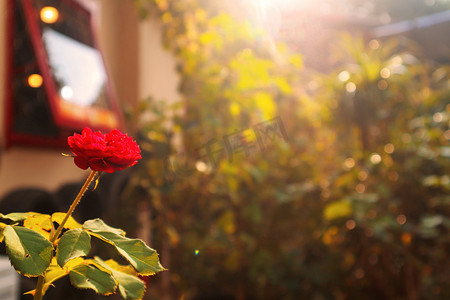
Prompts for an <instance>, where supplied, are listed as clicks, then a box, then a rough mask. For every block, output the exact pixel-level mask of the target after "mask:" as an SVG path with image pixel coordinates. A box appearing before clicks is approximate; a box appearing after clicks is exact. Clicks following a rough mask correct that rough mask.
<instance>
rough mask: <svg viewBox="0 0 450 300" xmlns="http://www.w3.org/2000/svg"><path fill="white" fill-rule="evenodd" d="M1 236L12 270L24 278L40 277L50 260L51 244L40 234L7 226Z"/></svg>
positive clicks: (22, 228)
mask: <svg viewBox="0 0 450 300" xmlns="http://www.w3.org/2000/svg"><path fill="white" fill-rule="evenodd" d="M3 234H4V235H5V244H6V252H7V254H8V256H9V259H10V260H11V263H12V265H13V266H14V268H15V269H16V270H17V271H18V272H20V273H22V274H23V275H25V276H39V275H42V274H43V273H44V271H45V270H46V269H47V267H48V266H49V265H50V261H51V259H52V254H53V253H52V252H53V246H52V243H50V242H49V241H48V240H47V239H46V238H45V237H44V236H43V235H42V234H40V233H38V232H36V231H34V230H31V229H28V228H25V227H20V226H10V225H7V226H5V229H4V230H3Z"/></svg>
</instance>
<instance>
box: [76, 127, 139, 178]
mask: <svg viewBox="0 0 450 300" xmlns="http://www.w3.org/2000/svg"><path fill="white" fill-rule="evenodd" d="M68 143H69V146H70V150H71V151H72V153H73V154H74V161H75V164H76V165H77V166H78V167H79V168H81V169H83V170H86V169H87V168H91V169H92V170H93V171H103V172H107V173H113V172H114V171H120V170H123V169H125V168H127V167H130V166H133V165H135V164H136V163H137V160H138V159H141V158H142V157H141V154H140V153H141V150H140V149H139V146H138V145H137V144H136V142H135V141H134V140H133V138H132V137H129V136H127V135H126V134H123V133H121V132H120V131H119V130H117V129H114V130H112V131H111V132H110V133H107V134H106V135H104V134H102V133H101V132H99V131H97V132H94V131H92V130H91V129H90V128H87V127H86V128H84V129H83V131H82V133H81V134H77V133H75V134H74V135H73V136H71V137H69V138H68Z"/></svg>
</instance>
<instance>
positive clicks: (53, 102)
mask: <svg viewBox="0 0 450 300" xmlns="http://www.w3.org/2000/svg"><path fill="white" fill-rule="evenodd" d="M7 1H8V2H7V12H8V15H7V27H6V28H7V43H6V45H9V46H7V51H6V55H7V57H6V62H7V66H6V69H7V76H6V84H7V88H6V118H5V121H6V126H5V128H6V146H11V145H15V144H21V145H42V146H65V145H66V142H67V136H69V135H72V134H73V132H74V131H81V130H82V129H83V128H84V127H86V126H87V127H90V128H92V129H93V130H101V131H103V132H106V131H110V130H111V129H123V126H124V125H123V124H124V122H123V117H122V114H121V111H120V107H119V105H118V101H117V98H116V94H115V91H114V89H113V87H112V83H111V77H110V74H109V71H108V69H107V67H106V63H105V60H104V56H103V53H102V52H101V50H100V47H99V44H98V40H97V38H96V35H95V30H94V25H93V22H92V16H91V13H90V12H89V11H88V10H87V9H85V8H84V7H83V6H82V5H81V4H80V3H78V2H76V1H75V0H55V2H65V4H67V5H70V6H71V8H73V9H74V11H76V12H77V13H81V14H84V15H85V16H86V17H87V19H88V20H89V23H90V24H89V30H90V33H91V35H92V40H93V47H94V48H95V49H96V50H98V51H99V53H100V55H101V59H102V62H103V66H104V71H105V74H106V83H105V88H106V94H107V101H108V104H109V108H108V109H106V108H100V107H95V106H81V105H77V104H74V103H69V102H67V101H64V100H62V99H61V97H60V95H59V93H58V92H57V88H56V84H55V79H54V77H53V75H52V73H51V69H50V64H49V60H48V53H47V51H46V48H45V47H44V42H43V39H42V32H41V28H40V25H39V22H40V18H39V11H40V8H38V7H35V6H34V4H33V2H32V0H18V2H17V3H19V4H20V5H22V7H23V10H24V14H25V18H26V26H28V30H29V35H30V40H31V44H32V48H33V52H34V55H35V57H36V62H37V65H38V68H39V71H40V75H41V76H42V78H43V82H44V84H43V88H44V90H45V93H46V96H47V101H48V105H49V108H50V111H51V115H52V118H53V122H54V124H55V126H56V127H57V128H58V136H57V137H45V136H37V135H31V134H25V133H20V132H14V129H13V122H14V120H13V118H14V94H13V88H12V84H13V82H12V81H13V77H14V74H13V72H14V70H13V68H14V66H13V57H14V53H13V52H14V47H13V46H11V45H13V44H12V43H13V42H14V30H15V29H14V18H15V11H14V7H15V5H14V1H16V0H7Z"/></svg>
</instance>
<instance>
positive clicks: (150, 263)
mask: <svg viewBox="0 0 450 300" xmlns="http://www.w3.org/2000/svg"><path fill="white" fill-rule="evenodd" d="M93 221H96V224H97V225H101V224H104V223H103V221H101V220H99V219H97V220H93ZM86 223H87V227H86ZM86 223H84V224H83V228H84V229H86V230H88V231H89V232H90V234H91V235H93V236H95V237H97V238H99V239H101V240H103V241H105V242H107V243H109V244H111V245H113V246H114V247H115V248H116V250H117V252H119V254H120V255H122V256H123V257H124V258H125V259H127V260H128V261H129V262H130V263H131V265H132V266H133V267H134V268H135V269H136V271H138V272H139V273H140V274H142V275H153V274H155V273H156V272H160V271H163V270H164V268H163V267H162V266H161V264H160V263H159V258H158V254H157V253H156V251H155V250H153V249H152V248H150V247H148V246H147V245H146V244H145V243H144V242H143V241H141V240H139V239H130V238H127V237H124V236H122V235H119V234H118V233H117V232H119V230H120V229H115V228H112V227H109V226H108V225H106V224H104V225H105V226H103V225H101V226H98V227H97V228H101V229H96V228H95V227H94V226H92V222H91V221H86ZM103 228H105V229H108V231H104V230H102V229H103ZM120 231H121V230H120ZM122 232H123V231H122Z"/></svg>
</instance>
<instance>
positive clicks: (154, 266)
mask: <svg viewBox="0 0 450 300" xmlns="http://www.w3.org/2000/svg"><path fill="white" fill-rule="evenodd" d="M68 144H69V146H70V149H71V151H72V153H73V154H74V155H73V157H74V161H75V164H76V165H77V166H78V167H80V168H81V169H87V168H89V167H90V168H91V169H92V171H91V173H90V175H89V176H88V178H87V179H86V181H85V183H84V184H83V186H82V188H81V190H80V192H79V193H78V195H77V196H76V198H75V200H73V202H72V204H71V205H70V207H69V210H68V211H67V212H66V213H60V212H56V213H53V214H51V215H46V214H40V213H37V212H26V213H10V214H6V215H4V214H2V213H0V242H4V243H5V246H6V253H7V254H8V256H9V259H10V261H11V264H12V265H13V266H14V268H15V269H16V270H17V271H18V272H19V273H20V274H22V275H24V276H27V277H37V283H36V289H34V290H32V291H29V292H28V294H31V295H33V299H34V300H42V299H43V297H44V295H45V294H46V292H47V290H48V289H49V288H50V287H52V286H53V284H54V282H55V281H56V280H58V279H60V278H62V277H65V276H68V277H69V278H70V282H71V283H72V285H73V286H75V287H77V288H80V289H92V290H93V291H95V292H96V293H98V294H102V295H110V294H113V293H115V292H116V291H119V292H120V294H121V296H122V297H123V298H124V299H128V300H138V299H142V297H143V296H144V294H145V290H146V282H145V281H144V280H143V279H141V278H147V277H148V276H151V275H154V274H156V273H158V272H161V271H163V270H165V269H164V268H163V266H161V264H160V262H159V257H158V253H157V252H156V251H155V250H154V249H152V248H150V247H149V246H148V245H146V244H145V243H144V242H143V241H142V240H139V239H134V238H129V237H127V236H126V233H125V232H124V231H123V230H121V229H119V228H113V227H111V226H108V225H107V224H106V223H104V222H103V221H102V220H101V219H94V220H87V221H86V222H84V223H83V224H80V223H78V222H77V221H76V220H74V219H73V218H72V217H71V215H72V213H73V212H74V210H75V208H76V206H77V205H78V203H79V202H80V200H81V198H82V197H83V195H84V194H85V192H86V191H87V190H88V188H89V186H91V184H92V183H93V182H95V186H94V187H93V188H94V189H95V188H96V186H97V183H98V180H99V178H100V175H101V172H102V171H104V172H108V173H112V172H114V171H118V170H122V169H125V168H126V167H129V166H133V165H135V164H136V163H137V160H138V159H140V158H141V155H140V149H139V146H138V145H137V144H136V142H135V141H133V138H131V137H128V136H127V135H126V134H122V133H121V132H120V131H118V130H112V131H111V132H110V133H108V134H106V135H103V134H102V133H100V132H93V131H92V130H91V129H89V128H84V129H83V131H82V133H81V134H77V133H75V134H74V136H71V137H69V138H68ZM55 225H57V227H55ZM91 239H97V240H99V241H100V242H103V243H106V244H109V245H110V246H111V248H112V249H115V250H116V255H118V256H121V257H122V258H121V259H122V261H124V262H125V261H126V262H128V264H126V265H122V264H119V263H118V262H116V261H114V260H113V259H108V260H102V259H101V258H99V257H97V256H94V257H92V256H91V257H89V256H88V255H89V253H90V250H91Z"/></svg>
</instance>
